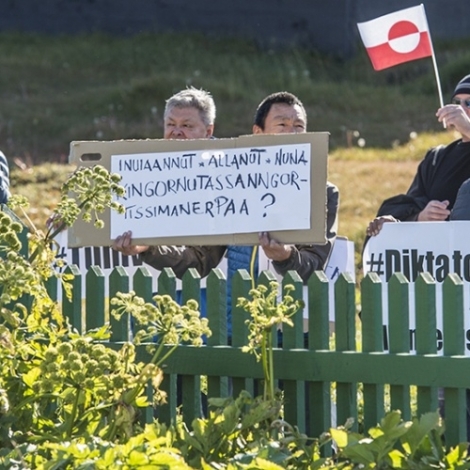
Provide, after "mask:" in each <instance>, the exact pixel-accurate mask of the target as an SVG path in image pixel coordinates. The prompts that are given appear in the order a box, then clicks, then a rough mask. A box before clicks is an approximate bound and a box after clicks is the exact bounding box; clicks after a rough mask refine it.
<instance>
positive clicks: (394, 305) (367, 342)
mask: <svg viewBox="0 0 470 470" xmlns="http://www.w3.org/2000/svg"><path fill="white" fill-rule="evenodd" d="M66 272H67V273H70V274H74V276H75V277H74V279H73V281H72V283H73V285H74V289H73V291H72V297H71V298H70V299H67V298H66V296H65V295H62V299H63V300H62V307H63V313H64V315H65V316H66V317H67V318H68V320H69V321H70V323H71V324H72V325H73V326H74V327H75V328H76V329H77V330H78V331H84V330H85V329H90V328H97V327H99V326H101V325H103V324H104V323H105V322H106V321H109V322H110V323H111V325H112V329H113V333H112V337H111V339H110V342H109V344H110V346H113V347H119V345H120V344H122V343H123V342H125V341H128V340H129V339H130V338H131V335H132V328H133V326H132V322H131V321H130V319H129V318H128V317H125V316H123V317H122V318H121V319H120V320H119V321H117V320H115V319H114V318H111V319H110V318H109V314H108V310H109V305H108V303H107V302H109V299H107V298H106V297H105V281H106V279H105V278H104V276H103V273H102V271H101V270H100V268H97V267H92V268H91V269H90V270H89V271H88V272H87V274H86V276H85V283H86V298H85V301H84V302H82V298H81V283H82V282H83V280H82V279H81V275H80V273H79V271H78V269H76V267H74V266H69V267H68V268H67V271H66ZM273 279H274V276H273V274H272V273H270V272H263V273H262V274H261V275H260V277H259V279H258V280H257V282H259V283H263V284H268V283H269V282H270V281H271V280H273ZM153 281H154V280H153V279H152V276H151V275H150V273H149V272H148V270H147V269H146V268H145V267H141V268H139V269H138V270H137V272H136V274H135V275H134V276H133V278H132V279H130V278H129V276H128V274H127V273H126V271H125V269H124V268H115V270H114V271H113V272H112V274H111V276H110V277H109V281H108V282H109V286H108V291H109V298H111V296H112V295H114V294H115V293H117V292H119V291H122V292H128V291H129V289H130V286H131V285H132V289H133V290H134V291H135V292H137V294H138V295H140V296H142V297H143V298H144V299H145V300H146V301H151V299H152V296H153V290H152V289H153ZM283 284H284V285H285V284H292V285H293V286H294V291H293V292H292V293H291V295H292V296H293V297H294V298H296V299H301V298H302V281H301V279H300V277H299V276H298V275H297V273H295V272H291V273H288V275H287V276H286V277H285V278H284V280H283ZM182 285H183V287H182V295H181V297H182V301H183V302H185V301H187V300H188V299H196V300H200V298H201V288H200V277H199V275H198V273H197V271H196V270H193V269H190V270H188V272H187V273H186V274H185V276H184V277H183V281H182ZM251 288H252V279H251V278H250V276H249V274H248V272H247V271H245V270H240V271H238V272H237V273H236V274H235V276H234V278H233V281H232V289H233V291H232V310H231V312H232V313H231V315H232V317H231V318H232V335H231V338H228V337H227V315H226V311H227V295H226V289H227V283H226V279H225V277H224V274H223V273H222V272H221V271H220V270H218V269H215V270H213V271H212V272H211V274H210V275H209V277H208V279H207V317H208V319H209V324H210V327H211V329H212V332H213V334H212V336H211V337H209V338H208V339H207V341H206V344H205V345H204V346H202V347H199V348H197V347H193V346H188V345H181V346H179V347H178V348H177V349H176V350H175V351H174V353H173V354H172V355H171V356H170V357H169V358H168V360H167V361H166V363H165V365H164V373H165V378H164V381H163V389H164V390H165V391H166V392H167V393H168V403H167V404H166V405H162V406H159V407H158V409H157V410H155V412H154V410H152V409H148V410H145V412H144V413H143V414H142V417H141V419H142V421H143V422H150V421H151V420H152V419H154V417H155V416H157V417H158V419H160V420H162V421H165V422H170V421H172V420H174V419H175V418H176V413H177V406H178V405H180V404H182V410H183V411H182V412H183V419H184V420H185V422H188V423H189V422H191V420H192V419H194V418H195V417H198V416H200V415H201V413H202V410H203V403H202V401H201V396H202V394H201V376H207V395H208V396H209V397H218V396H228V395H229V394H233V395H234V396H236V395H238V394H239V392H240V391H241V390H248V391H250V392H251V393H260V391H261V390H262V389H261V384H260V380H261V379H262V377H263V374H262V368H261V365H260V364H259V363H257V362H256V360H255V358H254V357H253V356H252V355H249V354H246V353H244V352H242V350H241V348H242V346H243V345H245V344H246V341H247V325H246V323H245V321H246V320H247V318H248V314H247V313H246V312H245V311H244V310H243V309H241V308H240V307H238V306H237V302H236V300H237V299H238V298H239V297H249V291H250V289H251ZM387 288H388V312H389V337H388V341H387V345H388V349H386V350H384V331H383V327H382V315H383V306H382V284H381V281H380V279H379V278H378V277H377V275H376V274H374V273H371V274H369V275H367V276H366V277H365V278H364V280H363V281H362V284H361V299H362V305H361V311H360V318H361V320H360V322H358V321H357V318H358V312H359V308H358V306H357V305H356V300H355V284H354V281H353V279H352V277H351V276H349V275H348V274H342V275H341V276H340V277H339V279H338V280H337V281H336V283H335V337H334V342H333V341H331V340H330V335H329V328H330V326H329V305H328V279H327V278H326V276H325V275H324V273H323V272H316V273H314V274H313V275H312V277H311V278H310V280H309V282H308V305H307V306H306V307H305V308H307V307H308V311H309V319H308V325H309V327H308V339H307V341H305V339H304V332H303V321H302V313H301V312H299V313H298V314H297V316H296V317H295V320H294V326H293V327H292V328H291V327H287V326H284V328H283V332H282V341H281V343H282V344H280V345H279V347H278V348H276V349H275V351H274V360H275V368H274V374H275V377H276V380H278V381H279V382H278V384H279V386H280V387H282V388H283V390H284V399H285V406H284V413H285V419H286V421H288V422H290V423H291V424H295V425H297V426H298V427H299V429H300V430H301V431H304V432H307V434H308V435H310V436H319V435H320V434H321V433H322V432H323V431H325V430H327V429H328V428H329V427H330V426H331V425H332V424H335V423H332V409H333V410H335V411H334V413H333V415H335V416H336V424H337V425H341V424H343V423H344V422H345V421H346V420H347V419H348V418H351V417H352V418H354V420H355V424H354V426H353V429H359V427H358V418H359V419H361V423H362V427H361V428H360V429H362V430H364V429H365V430H367V429H369V428H370V427H372V426H375V425H376V424H377V423H378V422H379V421H380V419H381V418H382V417H383V416H384V414H385V413H386V411H387V410H388V409H400V410H402V413H403V418H404V419H410V418H412V417H413V413H412V407H411V405H410V404H411V400H412V394H411V393H410V387H411V386H415V387H416V389H417V398H416V401H417V406H416V409H415V411H414V414H416V415H420V414H422V413H425V412H428V411H435V410H436V409H437V408H438V406H439V400H438V399H439V396H442V397H443V398H444V399H445V400H444V402H445V421H446V442H447V443H448V444H456V443H458V442H463V441H466V437H467V436H466V418H465V410H466V397H465V393H466V388H467V387H468V386H469V380H468V377H470V357H466V356H464V335H463V333H462V332H463V329H464V328H463V315H464V310H463V284H462V281H461V280H460V279H459V277H458V276H457V275H455V274H451V275H449V276H448V277H447V279H446V280H445V282H444V286H443V295H442V297H443V311H444V325H443V330H444V333H443V335H444V339H445V340H444V349H443V354H440V355H437V353H436V352H437V347H436V284H435V281H434V280H433V279H432V277H431V276H430V275H429V274H426V273H423V274H421V275H420V276H419V278H418V279H417V280H416V283H415V298H416V301H415V302H416V306H415V311H416V332H415V337H416V351H412V352H410V332H409V316H410V312H409V306H408V298H409V294H408V291H409V283H408V281H407V280H406V279H405V277H404V276H403V275H402V274H395V275H393V276H392V278H391V279H390V280H389V282H388V285H387ZM157 290H158V292H159V293H161V294H169V295H170V296H172V297H173V298H176V294H177V293H176V279H175V275H174V273H173V271H172V270H171V269H165V270H164V271H163V272H162V274H161V275H160V276H159V278H158V280H157ZM49 291H50V292H51V294H54V293H55V294H56V292H57V288H53V286H50V288H49ZM358 327H360V330H361V334H362V343H360V342H358V334H357V329H359V328H358ZM279 336H281V335H279ZM277 338H278V336H277V335H276V340H277ZM306 343H307V344H306ZM333 343H334V346H333ZM137 357H138V360H144V361H145V360H148V359H149V353H148V352H147V351H146V350H145V346H144V345H141V346H138V347H137ZM177 377H178V379H177ZM360 389H362V400H359V401H358V390H360ZM332 390H333V391H335V393H332ZM148 392H149V393H151V388H150V387H149V390H148ZM387 393H389V401H388V402H387V400H386V396H387ZM360 405H362V407H361V406H360Z"/></svg>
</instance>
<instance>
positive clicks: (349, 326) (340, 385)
mask: <svg viewBox="0 0 470 470" xmlns="http://www.w3.org/2000/svg"><path fill="white" fill-rule="evenodd" d="M335 332H336V335H335V337H336V350H337V351H356V303H355V285H354V280H353V278H352V276H351V275H350V274H349V273H342V274H341V275H340V276H339V278H338V279H337V281H336V283H335ZM336 402H337V405H336V410H337V424H338V425H342V424H344V423H345V422H346V420H347V419H348V418H354V423H353V425H352V428H351V429H352V430H353V431H357V429H358V426H357V383H345V382H336Z"/></svg>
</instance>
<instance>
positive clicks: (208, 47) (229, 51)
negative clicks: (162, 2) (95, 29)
mask: <svg viewBox="0 0 470 470" xmlns="http://www.w3.org/2000/svg"><path fill="white" fill-rule="evenodd" d="M434 49H435V52H436V59H437V63H438V66H439V72H440V79H441V85H442V89H443V94H444V102H448V100H449V98H450V94H451V93H452V90H453V88H454V86H455V84H456V83H457V81H458V80H460V78H461V77H463V76H464V75H466V74H468V73H469V72H470V49H469V48H468V41H450V42H437V43H436V42H435V44H434ZM0 67H1V70H2V73H1V74H0V98H1V108H0V149H1V150H3V152H4V153H5V154H6V155H7V157H8V158H9V161H10V166H11V168H12V173H13V174H12V189H13V192H16V193H21V194H25V195H26V196H28V197H29V199H30V201H31V208H30V214H29V215H30V217H31V218H32V220H33V221H34V222H35V223H36V224H37V226H38V227H39V228H42V227H43V226H44V222H45V220H46V219H47V217H48V216H49V215H50V213H51V211H52V210H53V207H54V206H55V204H56V202H57V195H58V190H59V188H60V185H61V184H62V182H63V181H64V180H65V178H66V176H67V174H68V173H69V172H70V171H71V170H72V167H71V166H70V165H67V164H66V162H67V158H68V149H69V144H70V142H71V141H73V140H114V139H134V138H136V139H141V138H160V137H161V135H162V124H163V108H164V102H165V99H166V98H168V97H169V96H170V95H172V94H173V93H175V92H177V91H179V90H180V89H182V88H184V87H186V86H188V85H193V86H195V87H201V88H204V89H207V90H209V91H210V92H211V93H212V94H213V96H214V99H215V102H216V105H217V120H216V132H215V133H216V135H217V136H218V137H232V136H238V135H240V134H247V133H250V132H251V126H252V118H253V114H254V111H255V108H256V106H257V104H258V103H259V102H260V101H261V99H262V98H264V97H265V96H266V95H267V94H269V93H272V92H275V91H280V90H288V91H291V92H293V93H295V94H296V95H298V96H299V98H300V99H301V100H302V101H303V102H304V104H305V106H306V109H307V113H308V121H309V122H308V128H309V130H310V131H328V132H330V136H331V137H330V163H329V179H330V180H331V181H332V182H333V183H335V184H337V185H338V187H339V189H340V194H341V210H340V230H339V233H340V234H341V235H344V236H347V237H348V238H350V239H352V240H354V242H355V243H356V250H357V252H358V253H359V252H360V250H361V249H362V241H363V238H364V231H365V227H366V225H367V223H368V221H369V220H370V219H371V218H372V217H373V216H374V215H375V212H376V210H377V208H378V206H379V205H380V203H381V201H382V200H383V199H385V198H386V197H388V196H390V195H393V194H396V193H399V192H402V191H406V189H407V188H408V186H409V184H410V183H411V179H412V177H413V175H414V173H415V171H416V166H417V164H418V162H419V160H420V159H421V158H422V157H423V156H424V153H425V151H426V150H427V149H428V148H429V147H431V146H433V145H436V144H438V143H444V142H447V141H450V140H452V139H453V138H455V136H453V135H451V134H450V133H447V132H445V131H443V129H442V125H440V124H439V123H438V122H437V120H436V118H435V111H436V109H437V108H438V107H439V99H438V93H437V86H436V79H435V76H434V71H433V67H432V62H431V59H423V60H419V61H415V62H411V63H408V64H403V65H400V66H397V67H394V68H391V69H388V70H385V71H382V72H375V71H374V70H373V69H372V66H371V65H370V62H369V59H368V57H367V55H366V53H365V51H364V50H363V49H361V52H360V53H359V54H358V55H357V56H356V57H355V58H354V59H351V60H349V61H339V60H338V59H335V58H333V57H327V56H324V55H319V54H317V53H315V52H312V51H309V50H303V49H287V48H285V49H282V50H281V49H276V50H274V49H266V48H260V47H258V46H256V45H255V43H254V42H250V41H244V40H240V39H214V38H213V37H211V38H208V37H204V36H203V35H194V34H181V33H178V34H176V33H175V34H159V35H156V34H143V35H138V36H133V37H125V38H118V37H111V36H105V35H98V34H97V35H85V36H63V37H60V38H57V37H48V36H40V35H27V34H21V35H20V34H1V35H0ZM358 259H359V258H358Z"/></svg>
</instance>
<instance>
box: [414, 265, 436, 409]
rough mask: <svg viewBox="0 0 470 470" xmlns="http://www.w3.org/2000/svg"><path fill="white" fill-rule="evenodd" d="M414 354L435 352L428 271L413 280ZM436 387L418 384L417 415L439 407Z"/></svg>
mask: <svg viewBox="0 0 470 470" xmlns="http://www.w3.org/2000/svg"><path fill="white" fill-rule="evenodd" d="M415 300H416V354H436V352H437V338H436V331H437V327H436V283H435V281H434V279H433V277H432V276H431V274H429V273H421V274H420V275H419V276H418V278H417V279H416V282H415ZM437 393H438V392H437V387H435V386H426V387H423V386H418V416H421V415H422V414H424V413H427V412H429V411H436V410H437V409H438V407H439V402H438V396H437Z"/></svg>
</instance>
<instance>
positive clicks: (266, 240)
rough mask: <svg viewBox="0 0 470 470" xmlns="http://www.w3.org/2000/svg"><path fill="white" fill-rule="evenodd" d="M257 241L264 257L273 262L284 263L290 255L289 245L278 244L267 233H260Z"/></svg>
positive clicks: (290, 248)
mask: <svg viewBox="0 0 470 470" xmlns="http://www.w3.org/2000/svg"><path fill="white" fill-rule="evenodd" d="M258 240H259V244H260V245H261V248H262V249H263V251H264V253H265V254H266V256H267V257H268V258H269V259H271V260H273V261H285V260H286V259H289V257H290V255H291V253H292V246H291V245H284V244H283V243H279V242H278V241H277V240H276V239H274V238H271V237H270V236H269V232H261V233H260V234H259V235H258Z"/></svg>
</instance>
